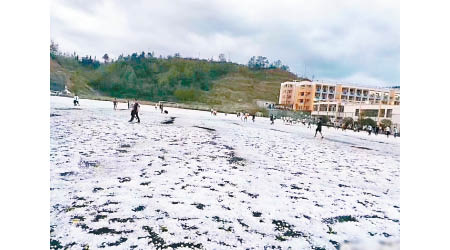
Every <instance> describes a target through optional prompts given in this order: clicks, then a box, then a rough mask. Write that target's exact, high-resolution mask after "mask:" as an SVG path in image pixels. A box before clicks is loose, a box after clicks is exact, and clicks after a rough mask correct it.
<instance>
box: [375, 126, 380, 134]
mask: <svg viewBox="0 0 450 250" xmlns="http://www.w3.org/2000/svg"><path fill="white" fill-rule="evenodd" d="M379 132H380V127H378V125H377V126H376V127H375V135H378V133H379Z"/></svg>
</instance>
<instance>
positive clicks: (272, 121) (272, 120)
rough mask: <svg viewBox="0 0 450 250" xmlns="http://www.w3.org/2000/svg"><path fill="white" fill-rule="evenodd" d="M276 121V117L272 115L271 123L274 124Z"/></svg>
mask: <svg viewBox="0 0 450 250" xmlns="http://www.w3.org/2000/svg"><path fill="white" fill-rule="evenodd" d="M274 121H275V117H274V116H273V115H270V125H273V124H274Z"/></svg>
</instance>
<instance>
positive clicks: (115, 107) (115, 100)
mask: <svg viewBox="0 0 450 250" xmlns="http://www.w3.org/2000/svg"><path fill="white" fill-rule="evenodd" d="M113 104H114V110H116V109H117V98H114V101H113Z"/></svg>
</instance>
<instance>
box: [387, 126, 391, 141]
mask: <svg viewBox="0 0 450 250" xmlns="http://www.w3.org/2000/svg"><path fill="white" fill-rule="evenodd" d="M390 134H391V128H390V127H389V126H387V127H386V136H387V138H389V135H390Z"/></svg>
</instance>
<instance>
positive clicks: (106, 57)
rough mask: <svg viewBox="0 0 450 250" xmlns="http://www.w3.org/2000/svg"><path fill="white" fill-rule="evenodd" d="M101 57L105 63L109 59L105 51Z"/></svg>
mask: <svg viewBox="0 0 450 250" xmlns="http://www.w3.org/2000/svg"><path fill="white" fill-rule="evenodd" d="M102 58H103V60H105V63H107V62H108V61H109V56H108V54H106V53H105V54H104V55H103V57H102Z"/></svg>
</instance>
